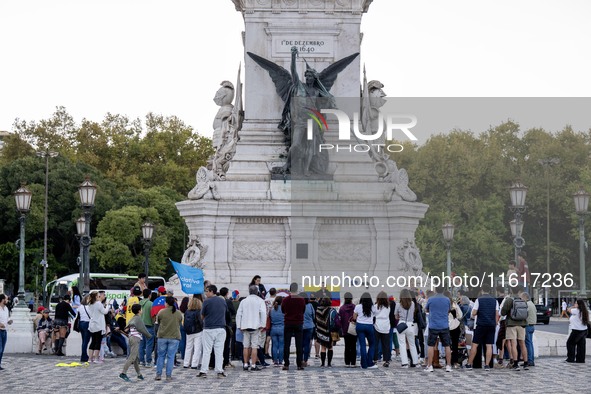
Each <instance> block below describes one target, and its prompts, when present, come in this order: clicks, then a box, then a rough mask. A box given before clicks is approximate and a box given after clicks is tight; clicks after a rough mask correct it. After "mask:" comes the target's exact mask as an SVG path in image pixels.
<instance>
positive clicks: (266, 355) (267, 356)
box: [265, 353, 273, 358]
mask: <svg viewBox="0 0 591 394" xmlns="http://www.w3.org/2000/svg"><path fill="white" fill-rule="evenodd" d="M265 358H273V356H271V355H270V354H268V353H267V354H265Z"/></svg>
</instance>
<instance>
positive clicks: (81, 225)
mask: <svg viewBox="0 0 591 394" xmlns="http://www.w3.org/2000/svg"><path fill="white" fill-rule="evenodd" d="M76 233H77V234H76V237H77V238H78V242H79V243H80V256H78V268H79V270H80V275H79V277H78V289H80V287H83V285H84V261H85V259H84V249H85V248H87V247H88V246H90V237H87V236H86V220H85V219H84V216H81V217H79V218H78V219H77V220H76Z"/></svg>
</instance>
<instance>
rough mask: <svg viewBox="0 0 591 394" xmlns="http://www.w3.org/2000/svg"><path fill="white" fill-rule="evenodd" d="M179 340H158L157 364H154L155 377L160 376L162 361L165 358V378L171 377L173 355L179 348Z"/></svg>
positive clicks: (162, 366)
mask: <svg viewBox="0 0 591 394" xmlns="http://www.w3.org/2000/svg"><path fill="white" fill-rule="evenodd" d="M179 342H180V341H179V340H178V339H171V338H158V362H157V363H156V375H157V376H162V368H164V359H165V358H166V376H172V369H173V368H174V355H175V354H176V351H177V349H178V348H179Z"/></svg>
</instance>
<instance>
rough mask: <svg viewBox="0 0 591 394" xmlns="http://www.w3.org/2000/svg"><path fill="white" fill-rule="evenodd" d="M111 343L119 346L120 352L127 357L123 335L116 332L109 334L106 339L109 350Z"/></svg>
mask: <svg viewBox="0 0 591 394" xmlns="http://www.w3.org/2000/svg"><path fill="white" fill-rule="evenodd" d="M111 343H115V344H117V346H119V347H120V348H121V350H123V354H125V355H126V356H129V352H128V349H127V342H126V341H125V338H124V337H123V335H121V334H119V333H117V332H113V333H111V335H110V336H108V337H107V344H108V345H109V349H110V348H111Z"/></svg>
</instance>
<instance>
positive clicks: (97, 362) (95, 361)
mask: <svg viewBox="0 0 591 394" xmlns="http://www.w3.org/2000/svg"><path fill="white" fill-rule="evenodd" d="M94 363H95V364H104V363H105V362H104V361H103V360H94Z"/></svg>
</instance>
